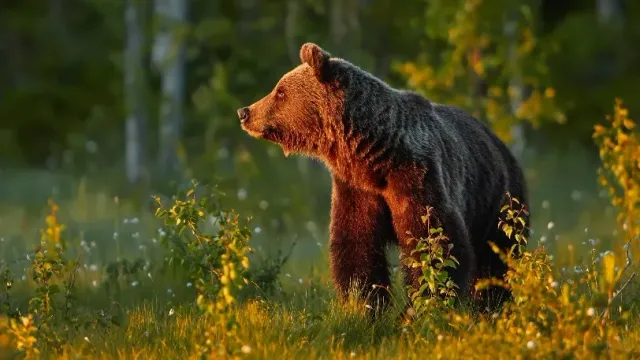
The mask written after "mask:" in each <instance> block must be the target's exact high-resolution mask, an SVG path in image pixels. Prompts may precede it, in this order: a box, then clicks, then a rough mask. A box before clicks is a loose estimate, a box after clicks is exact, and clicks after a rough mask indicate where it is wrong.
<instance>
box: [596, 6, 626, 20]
mask: <svg viewBox="0 0 640 360" xmlns="http://www.w3.org/2000/svg"><path fill="white" fill-rule="evenodd" d="M596 5H597V12H598V21H599V22H600V23H601V24H605V23H611V22H612V21H614V20H615V21H616V22H617V21H619V20H622V19H621V15H622V6H621V4H620V0H596Z"/></svg>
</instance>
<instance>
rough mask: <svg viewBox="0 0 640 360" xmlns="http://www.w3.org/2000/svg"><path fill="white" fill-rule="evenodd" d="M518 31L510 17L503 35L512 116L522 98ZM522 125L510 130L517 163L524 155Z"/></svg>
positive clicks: (517, 124)
mask: <svg viewBox="0 0 640 360" xmlns="http://www.w3.org/2000/svg"><path fill="white" fill-rule="evenodd" d="M517 29H518V24H517V22H516V20H515V19H513V16H511V17H510V20H508V21H507V23H506V24H505V26H504V33H505V35H506V36H507V38H508V39H510V40H509V41H510V45H509V53H508V59H507V61H508V64H509V67H510V68H511V70H512V72H513V73H512V75H511V78H510V79H509V88H511V89H513V91H512V92H511V95H510V96H509V108H510V111H511V113H512V114H514V115H515V114H516V113H517V111H518V109H519V108H520V106H521V105H522V96H523V91H524V89H523V85H522V78H521V74H520V69H519V66H518V52H517V49H518V40H517V36H516V30H517ZM524 135H525V134H524V125H523V124H522V123H521V122H517V123H515V124H514V125H513V127H512V128H511V137H512V142H511V152H512V153H513V155H514V156H515V157H516V159H517V160H518V161H522V155H523V154H524V149H525V146H526V140H525V136H524Z"/></svg>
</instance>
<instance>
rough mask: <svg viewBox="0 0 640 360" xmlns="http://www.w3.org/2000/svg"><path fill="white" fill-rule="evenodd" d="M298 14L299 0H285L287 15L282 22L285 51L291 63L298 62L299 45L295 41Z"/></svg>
mask: <svg viewBox="0 0 640 360" xmlns="http://www.w3.org/2000/svg"><path fill="white" fill-rule="evenodd" d="M299 15H300V0H287V17H286V19H285V24H284V32H285V38H286V41H287V53H288V54H289V59H290V60H291V63H292V64H298V63H300V56H299V50H300V45H302V44H298V42H297V36H296V35H297V29H298V27H297V25H298V18H299Z"/></svg>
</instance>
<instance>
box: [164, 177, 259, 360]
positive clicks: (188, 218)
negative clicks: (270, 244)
mask: <svg viewBox="0 0 640 360" xmlns="http://www.w3.org/2000/svg"><path fill="white" fill-rule="evenodd" d="M192 184H193V186H192V187H191V188H190V189H188V190H187V191H186V192H181V193H180V194H179V195H178V196H176V197H175V198H174V201H173V204H172V205H171V206H170V207H168V208H165V207H164V206H163V205H162V202H161V200H160V198H159V197H156V201H157V203H158V205H159V207H158V209H157V211H156V216H158V217H160V218H162V219H164V221H165V229H164V233H165V234H166V235H165V237H164V238H163V239H162V243H163V244H164V245H165V246H166V247H167V249H168V250H169V252H170V253H172V254H173V255H172V256H170V257H168V258H167V259H166V261H167V262H168V263H169V264H179V266H181V267H183V268H185V269H187V271H188V273H189V275H190V277H192V279H193V280H194V281H195V285H196V289H197V291H198V297H197V301H196V302H197V305H198V307H199V308H200V310H201V311H202V312H203V313H204V315H205V316H206V317H207V318H208V319H209V320H210V321H211V323H212V324H211V327H212V328H211V329H210V330H209V331H207V332H206V333H205V334H204V336H205V339H204V341H202V342H201V343H200V344H198V345H197V349H198V351H199V352H200V353H202V354H205V353H211V354H217V355H221V356H229V355H233V354H234V353H235V352H237V351H238V350H239V347H238V344H239V341H238V339H237V331H236V330H237V326H238V323H237V321H236V319H235V316H234V314H233V312H232V310H233V308H234V305H235V303H236V296H237V293H238V291H239V290H240V289H242V287H243V286H244V285H245V284H247V283H248V280H247V278H246V273H247V270H248V269H249V258H248V253H249V252H250V251H251V248H250V247H249V245H248V242H249V238H250V232H249V230H248V229H247V228H245V227H241V225H240V223H239V220H238V215H236V214H235V213H233V212H227V211H224V210H222V209H221V208H220V206H219V203H218V201H217V194H216V193H213V192H212V193H209V194H207V195H204V196H201V197H200V198H198V197H197V190H198V188H197V185H198V184H197V182H195V181H194V182H193V183H192ZM216 324H218V325H222V328H223V329H224V331H223V332H222V333H220V332H216V331H214V330H213V328H214V327H215V326H216Z"/></svg>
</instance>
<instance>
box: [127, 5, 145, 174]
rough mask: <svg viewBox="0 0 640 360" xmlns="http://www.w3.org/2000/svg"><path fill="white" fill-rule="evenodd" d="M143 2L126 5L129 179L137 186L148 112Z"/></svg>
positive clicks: (143, 157) (142, 158) (142, 165)
mask: <svg viewBox="0 0 640 360" xmlns="http://www.w3.org/2000/svg"><path fill="white" fill-rule="evenodd" d="M143 8H144V7H143V6H142V4H141V2H140V1H137V0H127V2H126V5H125V28H126V48H125V55H124V87H125V88H124V97H125V99H124V104H125V111H126V121H125V147H126V148H125V163H126V175H127V179H128V180H129V182H130V183H131V184H136V183H138V182H139V181H140V180H141V178H142V176H143V173H144V162H145V156H144V148H145V147H144V128H145V124H146V121H147V112H146V109H145V104H144V93H145V92H144V88H145V86H144V70H143V66H142V64H143V42H144V41H143V40H144V37H143V31H142V23H143V21H142V20H143V10H142V9H143Z"/></svg>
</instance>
